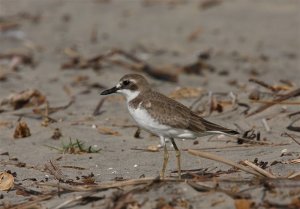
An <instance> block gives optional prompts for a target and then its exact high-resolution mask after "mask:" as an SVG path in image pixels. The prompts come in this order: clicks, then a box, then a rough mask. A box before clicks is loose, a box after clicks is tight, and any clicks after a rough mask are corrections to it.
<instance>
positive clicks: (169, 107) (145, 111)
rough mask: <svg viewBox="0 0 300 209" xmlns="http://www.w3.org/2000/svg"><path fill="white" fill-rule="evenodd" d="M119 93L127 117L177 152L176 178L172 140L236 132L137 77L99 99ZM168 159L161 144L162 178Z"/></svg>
mask: <svg viewBox="0 0 300 209" xmlns="http://www.w3.org/2000/svg"><path fill="white" fill-rule="evenodd" d="M112 93H121V94H123V95H124V96H125V97H126V100H127V107H128V110H129V113H130V115H131V116H132V117H133V119H134V120H135V121H136V122H137V123H138V125H139V126H140V127H141V128H143V129H145V130H146V131H148V132H151V133H153V134H155V135H157V136H159V137H160V139H161V140H163V141H164V140H166V139H169V140H170V141H171V143H172V144H173V147H174V149H175V151H176V158H177V166H178V175H179V178H181V165H180V151H179V149H178V147H177V145H176V143H175V140H174V138H182V139H195V138H197V137H200V136H206V135H211V134H227V135H236V134H238V132H237V131H234V130H231V129H227V128H225V127H222V126H220V125H217V124H214V123H211V122H209V121H207V120H205V119H203V118H201V117H200V116H198V115H197V114H195V113H194V112H193V111H191V110H190V109H189V108H187V107H186V106H184V105H183V104H181V103H179V102H177V101H175V100H173V99H171V98H168V97H167V96H165V95H163V94H161V93H159V92H156V91H154V90H152V89H151V87H150V85H149V83H148V82H147V80H146V79H145V78H144V77H143V76H141V75H138V74H128V75H125V76H123V77H122V78H121V79H120V81H119V82H118V84H117V85H116V86H114V87H113V88H111V89H107V90H105V91H103V92H102V93H101V95H107V94H112ZM168 159H169V154H168V151H167V147H166V144H165V143H164V162H163V168H162V170H161V173H160V176H161V178H164V174H165V169H166V166H167V162H168Z"/></svg>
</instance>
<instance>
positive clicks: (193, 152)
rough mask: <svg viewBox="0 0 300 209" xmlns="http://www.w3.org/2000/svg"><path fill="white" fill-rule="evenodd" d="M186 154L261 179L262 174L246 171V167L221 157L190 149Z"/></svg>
mask: <svg viewBox="0 0 300 209" xmlns="http://www.w3.org/2000/svg"><path fill="white" fill-rule="evenodd" d="M188 153H190V154H192V155H195V156H198V157H203V158H207V159H210V160H214V161H218V162H221V163H224V164H227V165H230V166H233V167H235V168H238V169H240V170H243V171H245V172H247V173H251V174H253V175H255V176H259V177H263V175H262V174H260V173H258V172H256V171H253V170H250V169H248V168H247V167H245V166H243V165H240V164H237V163H235V162H232V161H229V160H227V159H224V158H223V157H219V156H216V155H214V154H211V153H207V152H201V151H196V150H191V149H190V150H188Z"/></svg>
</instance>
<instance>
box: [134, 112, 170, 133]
mask: <svg viewBox="0 0 300 209" xmlns="http://www.w3.org/2000/svg"><path fill="white" fill-rule="evenodd" d="M128 110H129V113H130V115H131V116H132V117H133V119H134V120H135V121H136V122H137V123H138V125H139V126H140V127H141V128H144V129H146V130H148V131H150V132H152V133H154V134H157V135H162V134H163V133H164V132H166V131H167V130H168V129H169V127H168V126H166V125H163V124H160V123H159V122H158V121H156V120H155V119H154V118H153V117H151V115H150V114H149V113H148V112H147V111H146V110H145V109H142V108H137V109H134V108H131V107H128Z"/></svg>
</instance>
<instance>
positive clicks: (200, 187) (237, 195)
mask: <svg viewBox="0 0 300 209" xmlns="http://www.w3.org/2000/svg"><path fill="white" fill-rule="evenodd" d="M187 184H188V185H190V186H191V187H192V188H193V189H195V190H196V191H199V192H210V191H214V192H222V193H224V194H226V195H228V196H229V197H232V198H234V199H236V198H249V197H250V195H249V194H241V192H232V191H229V190H225V189H222V188H219V187H218V186H215V187H210V186H208V185H206V184H203V183H202V182H197V183H196V182H194V181H187Z"/></svg>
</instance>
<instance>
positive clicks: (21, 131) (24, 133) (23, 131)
mask: <svg viewBox="0 0 300 209" xmlns="http://www.w3.org/2000/svg"><path fill="white" fill-rule="evenodd" d="M28 136H31V133H30V129H29V127H28V125H27V123H26V122H25V121H22V120H20V121H18V124H17V126H16V129H15V132H14V138H15V139H18V138H25V137H28Z"/></svg>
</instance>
